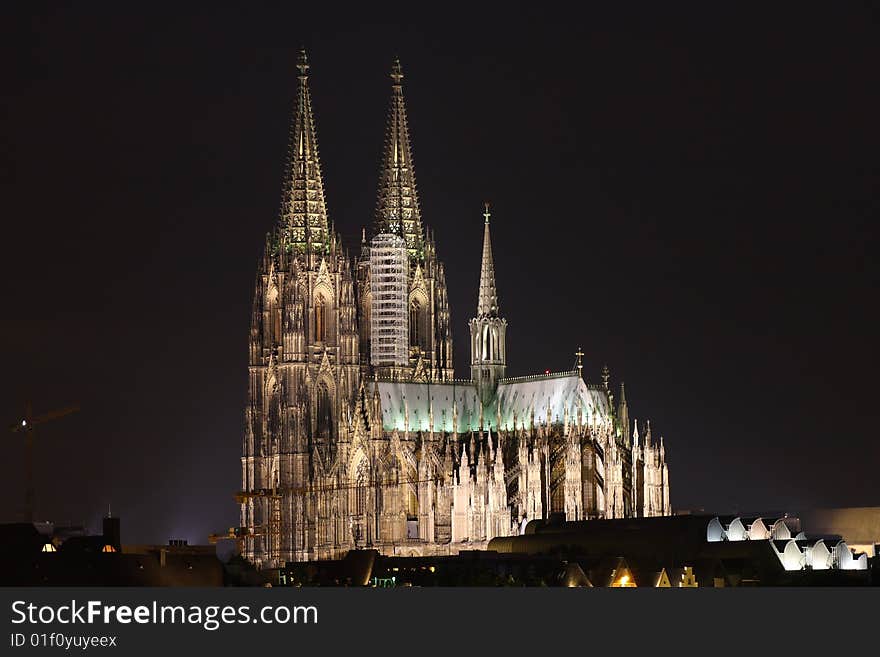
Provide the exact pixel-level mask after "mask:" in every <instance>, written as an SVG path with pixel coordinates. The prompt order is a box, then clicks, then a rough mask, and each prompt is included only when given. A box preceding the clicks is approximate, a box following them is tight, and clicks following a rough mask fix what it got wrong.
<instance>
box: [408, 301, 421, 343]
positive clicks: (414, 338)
mask: <svg viewBox="0 0 880 657" xmlns="http://www.w3.org/2000/svg"><path fill="white" fill-rule="evenodd" d="M421 309H422V304H420V303H419V300H418V299H413V302H412V303H411V304H410V306H409V343H410V344H411V345H421V343H422V338H421V331H420V329H421V327H420V326H419V324H420V319H421V312H420V311H421Z"/></svg>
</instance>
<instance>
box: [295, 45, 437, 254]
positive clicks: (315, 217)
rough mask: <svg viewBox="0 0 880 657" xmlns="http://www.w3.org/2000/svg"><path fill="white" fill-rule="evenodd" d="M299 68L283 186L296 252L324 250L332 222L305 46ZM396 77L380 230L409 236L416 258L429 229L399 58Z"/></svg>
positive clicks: (379, 206)
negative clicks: (418, 187)
mask: <svg viewBox="0 0 880 657" xmlns="http://www.w3.org/2000/svg"><path fill="white" fill-rule="evenodd" d="M296 67H297V69H298V71H299V74H298V76H297V79H298V81H299V82H298V89H297V98H296V107H295V108H294V114H293V121H292V124H291V129H290V140H289V146H288V158H287V164H286V170H285V175H284V183H283V190H282V199H281V228H282V232H283V234H284V236H285V237H286V242H287V243H288V244H289V245H290V246H291V247H292V248H294V249H295V250H297V251H300V252H303V251H309V250H311V251H315V252H320V251H323V250H324V249H325V248H326V245H327V244H328V243H329V240H330V232H331V226H330V223H329V220H328V218H327V207H326V203H325V200H324V182H323V179H322V177H321V164H320V160H319V157H318V139H317V136H316V132H315V121H314V117H313V115H312V100H311V94H310V92H309V83H308V80H309V63H308V58H307V56H306V51H305V49H303V50H301V51H300V53H299V59H298V61H297V65H296ZM390 77H391V80H392V85H391V105H390V108H389V111H388V121H387V125H386V128H385V151H384V154H383V157H382V166H381V171H380V179H379V196H378V200H377V202H376V218H375V228H374V232H375V233H376V234H379V233H393V234H395V235H400V236H401V237H403V238H404V239H405V240H406V244H407V248H408V250H409V253H410V256H411V257H414V258H415V257H418V256H420V255H421V254H422V252H423V247H424V244H423V242H424V233H423V230H422V217H421V212H420V211H419V198H418V193H417V191H416V180H415V170H414V167H413V159H412V148H411V146H410V138H409V125H408V122H407V118H406V106H405V104H404V101H403V85H402V80H403V70H402V68H401V66H400V60H398V59H395V60H394V64H393V65H392V67H391V74H390Z"/></svg>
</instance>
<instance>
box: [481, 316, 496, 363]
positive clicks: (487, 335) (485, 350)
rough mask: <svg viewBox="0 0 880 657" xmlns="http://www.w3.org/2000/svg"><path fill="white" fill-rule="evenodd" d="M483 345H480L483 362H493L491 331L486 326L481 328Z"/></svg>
mask: <svg viewBox="0 0 880 657" xmlns="http://www.w3.org/2000/svg"><path fill="white" fill-rule="evenodd" d="M482 333H483V344H482V354H483V360H490V361H491V360H494V354H493V353H492V352H493V344H492V331H491V329H490V328H489V326H488V325H486V326H483V331H482Z"/></svg>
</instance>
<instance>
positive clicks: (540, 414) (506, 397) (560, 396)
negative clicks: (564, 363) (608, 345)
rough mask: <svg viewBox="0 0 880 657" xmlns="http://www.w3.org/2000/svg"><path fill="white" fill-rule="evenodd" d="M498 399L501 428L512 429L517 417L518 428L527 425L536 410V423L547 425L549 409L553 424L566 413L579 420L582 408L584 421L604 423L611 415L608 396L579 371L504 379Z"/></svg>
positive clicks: (500, 385) (499, 387) (499, 389)
mask: <svg viewBox="0 0 880 657" xmlns="http://www.w3.org/2000/svg"><path fill="white" fill-rule="evenodd" d="M498 399H500V400H501V426H502V428H507V427H508V426H509V427H510V428H513V418H514V415H515V416H516V423H517V425H518V426H521V425H522V423H523V422H525V423H526V426H528V423H529V418H530V415H531V410H532V409H533V408H534V409H535V423H536V424H543V423H544V422H546V420H547V414H548V410H549V414H550V422H551V423H556V422H562V421H563V418H564V417H565V413H566V411H567V412H568V413H569V416H571V415H572V414H575V417H576V414H577V411H578V409H580V411H581V414H582V417H583V421H584V422H590V421H591V420H592V419H594V418H595V419H602V420H604V419H605V418H606V417H608V416H609V415H610V413H611V408H610V405H609V403H608V395H607V393H606V392H605V391H604V390H602V389H599V388H594V387H590V386H588V385H587V384H586V383H584V380H583V379H582V378H581V377H580V376H579V375H578V373H577V372H565V373H562V374H550V375H540V376H526V377H521V378H517V379H502V380H501V383H500V384H499V385H498ZM573 419H574V418H570V421H571V420H573Z"/></svg>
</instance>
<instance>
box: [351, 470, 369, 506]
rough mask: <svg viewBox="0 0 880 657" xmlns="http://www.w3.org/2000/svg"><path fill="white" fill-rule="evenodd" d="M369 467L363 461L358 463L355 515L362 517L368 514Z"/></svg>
mask: <svg viewBox="0 0 880 657" xmlns="http://www.w3.org/2000/svg"><path fill="white" fill-rule="evenodd" d="M369 475H370V473H369V465H368V464H367V460H366V459H363V460H361V462H360V463H358V467H357V473H356V475H355V476H356V478H355V484H354V485H355V505H354V513H355V515H358V516H361V515H364V514H365V513H366V512H367V486H368V485H369V483H370V476H369Z"/></svg>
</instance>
